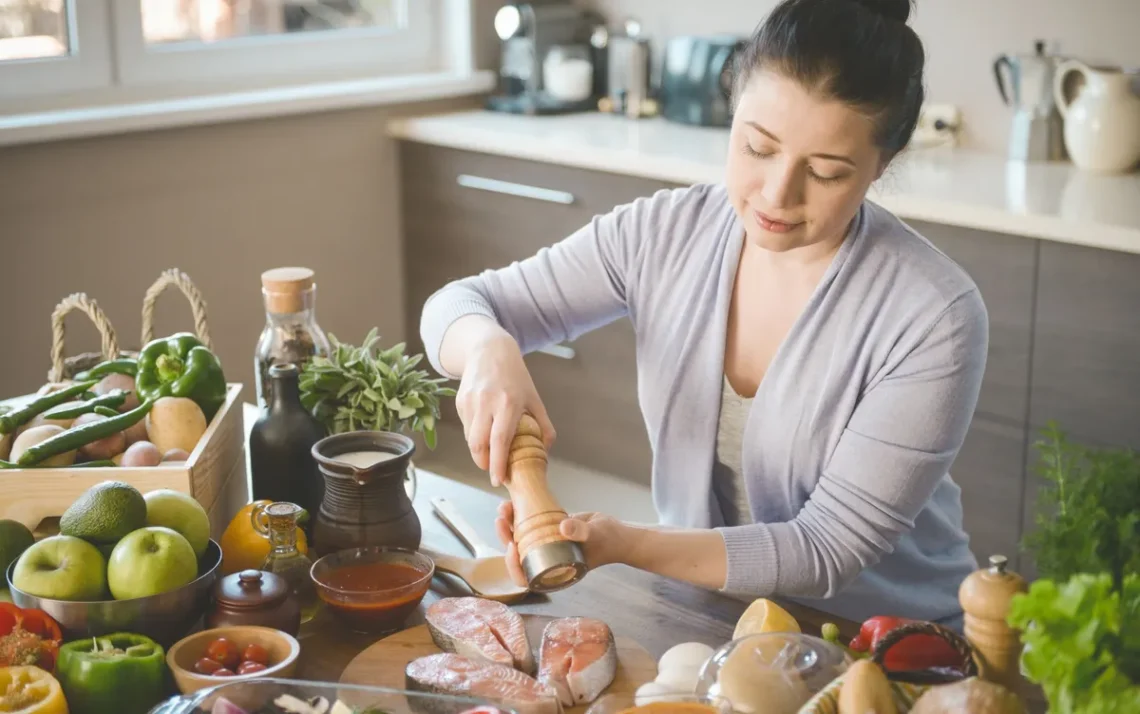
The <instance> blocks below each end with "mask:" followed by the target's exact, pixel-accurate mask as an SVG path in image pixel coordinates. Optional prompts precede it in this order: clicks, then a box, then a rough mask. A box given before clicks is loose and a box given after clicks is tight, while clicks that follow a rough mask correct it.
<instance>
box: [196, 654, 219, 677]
mask: <svg viewBox="0 0 1140 714" xmlns="http://www.w3.org/2000/svg"><path fill="white" fill-rule="evenodd" d="M221 668H222V665H221V664H220V663H219V662H215V661H214V660H212V659H210V658H208V657H202V658H201V659H199V660H198V661H197V662H195V663H194V671H195V672H197V673H198V674H213V673H215V672H217V671H218V670H219V669H221Z"/></svg>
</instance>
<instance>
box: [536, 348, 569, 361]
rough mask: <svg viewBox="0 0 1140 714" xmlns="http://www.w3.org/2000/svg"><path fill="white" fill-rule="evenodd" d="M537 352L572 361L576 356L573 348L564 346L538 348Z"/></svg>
mask: <svg viewBox="0 0 1140 714" xmlns="http://www.w3.org/2000/svg"><path fill="white" fill-rule="evenodd" d="M538 351H539V352H541V353H543V354H547V355H550V356H551V357H557V358H558V359H574V355H575V354H576V353H575V352H574V348H573V347H567V346H566V345H547V346H546V347H539V348H538Z"/></svg>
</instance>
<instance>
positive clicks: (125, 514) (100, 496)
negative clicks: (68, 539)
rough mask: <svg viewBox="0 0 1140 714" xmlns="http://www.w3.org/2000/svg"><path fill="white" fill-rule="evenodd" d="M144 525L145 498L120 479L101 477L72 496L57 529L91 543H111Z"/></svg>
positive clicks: (99, 544)
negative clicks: (73, 500)
mask: <svg viewBox="0 0 1140 714" xmlns="http://www.w3.org/2000/svg"><path fill="white" fill-rule="evenodd" d="M145 525H146V499H144V498H143V495H142V494H141V493H139V491H138V489H136V488H135V487H134V486H132V485H130V484H129V483H124V482H122V481H104V482H102V483H97V484H95V485H94V486H92V487H91V488H89V489H87V490H86V491H85V492H84V493H83V495H82V496H80V497H79V498H77V499H75V502H74V503H72V504H71V505H70V506H69V507H68V509H67V510H66V511H64V512H63V516H62V517H60V519H59V532H60V533H61V534H62V535H69V536H75V537H76V538H82V539H83V540H85V541H87V542H89V543H91V544H92V545H95V546H101V545H114V544H115V543H117V542H118V541H119V540H120V539H121V538H122V537H123V536H125V535H126V534H128V533H130V532H131V531H134V530H138V529H139V528H142V527H143V526H145Z"/></svg>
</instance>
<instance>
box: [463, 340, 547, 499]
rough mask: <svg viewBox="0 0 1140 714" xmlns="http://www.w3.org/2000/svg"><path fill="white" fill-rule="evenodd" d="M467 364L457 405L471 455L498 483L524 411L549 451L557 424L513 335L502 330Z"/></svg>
mask: <svg viewBox="0 0 1140 714" xmlns="http://www.w3.org/2000/svg"><path fill="white" fill-rule="evenodd" d="M464 362H465V364H464V369H463V376H462V377H461V379H460V381H459V389H458V390H457V391H456V395H455V407H456V410H457V411H458V412H459V419H460V420H461V421H462V422H463V432H464V435H465V436H466V438H467V446H468V448H470V450H471V458H472V459H473V460H474V461H475V464H476V465H477V466H478V467H479V468H481V469H483V470H484V471H489V472H490V475H491V485H492V486H495V487H498V486H500V485H501V484H503V483H504V482H505V481H506V478H507V455H508V454H509V452H510V447H511V440H512V439H514V436H515V431H516V430H517V429H518V425H519V419H520V418H521V417H522V415H523V412H526V413H528V414H530V415H531V416H533V417H534V419H535V421H537V422H538V425H539V427H540V428H541V429H542V440H543V442H544V443H545V444H546V448H547V450H549V449H550V447H551V446H553V444H554V437H555V433H554V425H553V424H551V423H550V417H549V416H547V414H546V407H545V406H543V404H542V400H541V399H540V398H539V396H538V390H536V389H535V386H534V381H533V380H532V379H531V376H530V371H529V370H528V369H527V368H526V363H525V362H524V361H523V356H522V351H521V350H520V349H519V345H518V343H517V342H515V340H514V338H512V337H511V336H510V335H508V334H506V333H505V332H503V333H501V334H499V335H495V336H493V337H490V338H488V339H486V340H484V341H482V342H480V343H479V345H478V346H476V347H474V348H473V349H472V350H471V352H469V353H468V354H467V356H466V359H465V360H464Z"/></svg>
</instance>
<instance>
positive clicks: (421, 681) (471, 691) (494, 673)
mask: <svg viewBox="0 0 1140 714" xmlns="http://www.w3.org/2000/svg"><path fill="white" fill-rule="evenodd" d="M404 686H405V688H406V689H408V691H412V692H427V693H429V694H444V695H448V696H453V697H470V698H472V699H479V700H482V701H484V702H487V703H490V704H495V705H497V706H501V707H505V708H507V709H514V710H515V711H517V712H519V714H561V713H562V704H561V703H560V702H559V700H558V693H557V692H555V691H554V690H553V689H551V688H550V687H548V686H547V685H545V684H542V683H540V682H539V681H538V680H537V679H535V678H534V677H531V676H530V675H529V674H523V673H522V672H520V671H518V670H517V669H514V668H512V667H510V666H507V665H502V664H493V663H491V662H487V661H482V660H474V659H470V658H468V657H464V656H462V655H457V654H454V653H451V652H442V653H440V654H433V655H428V656H426V657H420V658H419V659H416V660H413V661H411V662H409V663H408V666H407V667H406V668H405V669H404Z"/></svg>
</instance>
